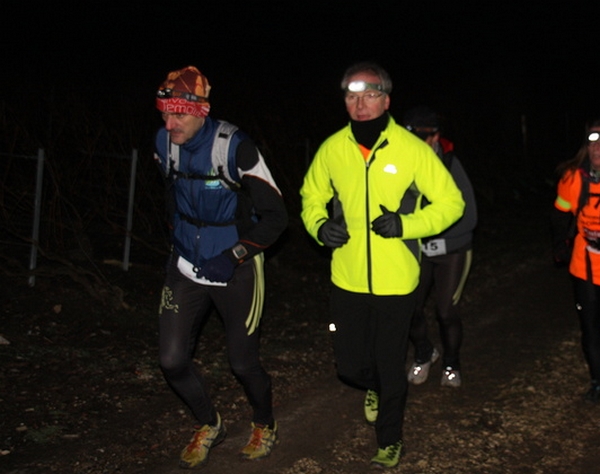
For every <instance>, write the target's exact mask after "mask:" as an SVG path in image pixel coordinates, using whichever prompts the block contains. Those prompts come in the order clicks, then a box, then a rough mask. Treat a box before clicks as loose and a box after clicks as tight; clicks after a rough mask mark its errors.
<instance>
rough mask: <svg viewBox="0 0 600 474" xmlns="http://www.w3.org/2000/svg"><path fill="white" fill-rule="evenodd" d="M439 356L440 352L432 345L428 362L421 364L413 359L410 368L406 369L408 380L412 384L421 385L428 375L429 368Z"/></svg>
mask: <svg viewBox="0 0 600 474" xmlns="http://www.w3.org/2000/svg"><path fill="white" fill-rule="evenodd" d="M439 358H440V353H439V352H438V350H437V349H436V348H435V347H434V348H433V352H432V353H431V359H429V362H424V363H422V364H421V363H419V362H416V361H415V362H414V363H413V365H411V366H410V370H409V371H408V381H409V382H410V383H412V384H413V385H421V384H422V383H424V382H425V381H426V380H427V377H429V369H430V368H431V365H432V364H435V363H436V361H437V360H438V359H439Z"/></svg>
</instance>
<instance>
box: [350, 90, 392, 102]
mask: <svg viewBox="0 0 600 474" xmlns="http://www.w3.org/2000/svg"><path fill="white" fill-rule="evenodd" d="M382 95H383V92H367V93H366V94H363V95H357V94H351V93H349V94H346V96H345V97H344V100H345V101H346V104H353V103H355V102H356V103H358V101H359V100H360V99H362V100H363V102H364V103H365V104H372V103H374V102H375V101H376V100H377V99H379V98H380V97H381V96H382Z"/></svg>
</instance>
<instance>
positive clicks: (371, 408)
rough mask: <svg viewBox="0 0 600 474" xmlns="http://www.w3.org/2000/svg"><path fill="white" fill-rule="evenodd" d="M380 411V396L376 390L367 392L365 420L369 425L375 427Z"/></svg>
mask: <svg viewBox="0 0 600 474" xmlns="http://www.w3.org/2000/svg"><path fill="white" fill-rule="evenodd" d="M378 411H379V395H378V394H377V392H376V391H375V390H367V394H366V395H365V420H367V423H368V424H369V425H374V424H375V422H376V421H377V413H378Z"/></svg>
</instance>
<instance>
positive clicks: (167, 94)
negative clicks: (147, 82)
mask: <svg viewBox="0 0 600 474" xmlns="http://www.w3.org/2000/svg"><path fill="white" fill-rule="evenodd" d="M156 97H158V98H159V99H170V98H172V97H181V98H182V99H185V100H189V101H190V102H208V98H206V97H202V96H199V95H196V94H192V93H190V92H183V91H175V90H173V89H160V90H159V91H158V92H156Z"/></svg>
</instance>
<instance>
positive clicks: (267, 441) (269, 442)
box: [240, 422, 277, 461]
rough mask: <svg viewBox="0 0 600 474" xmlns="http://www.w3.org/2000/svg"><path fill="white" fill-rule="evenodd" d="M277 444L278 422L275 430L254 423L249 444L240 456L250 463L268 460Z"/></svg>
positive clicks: (275, 424)
mask: <svg viewBox="0 0 600 474" xmlns="http://www.w3.org/2000/svg"><path fill="white" fill-rule="evenodd" d="M276 442H277V422H275V423H274V425H273V428H269V427H268V426H265V425H261V424H258V423H252V434H251V435H250V439H249V440H248V444H247V445H246V446H244V449H242V451H241V453H240V454H241V456H242V458H244V459H248V460H250V461H256V460H257V459H262V458H266V457H267V456H268V455H269V454H271V451H272V450H273V446H274V445H275V443H276Z"/></svg>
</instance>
